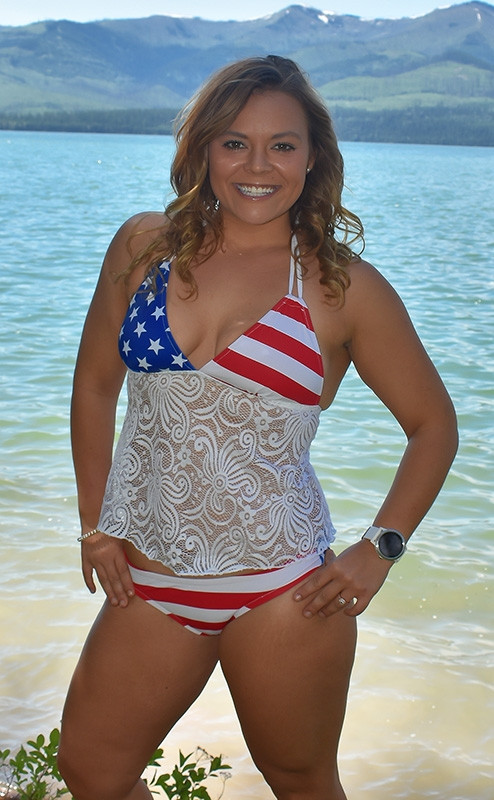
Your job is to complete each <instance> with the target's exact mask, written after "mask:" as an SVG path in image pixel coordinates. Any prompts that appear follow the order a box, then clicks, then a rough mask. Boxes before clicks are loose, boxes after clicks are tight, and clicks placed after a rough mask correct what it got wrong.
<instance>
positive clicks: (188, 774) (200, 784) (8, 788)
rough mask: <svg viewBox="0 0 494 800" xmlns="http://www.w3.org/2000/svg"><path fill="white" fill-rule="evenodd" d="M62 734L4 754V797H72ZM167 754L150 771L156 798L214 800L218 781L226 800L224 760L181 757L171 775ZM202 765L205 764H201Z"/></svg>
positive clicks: (0, 773)
mask: <svg viewBox="0 0 494 800" xmlns="http://www.w3.org/2000/svg"><path fill="white" fill-rule="evenodd" d="M59 742H60V731H59V730H58V728H54V729H53V730H52V732H51V733H50V735H49V737H48V739H45V737H44V736H43V734H40V735H39V736H38V737H37V738H36V740H29V741H28V742H26V744H25V745H22V746H21V747H20V748H19V750H18V751H17V752H16V753H15V754H14V755H12V754H11V751H10V750H0V797H4V798H10V799H11V800H52V798H58V797H62V796H63V795H64V794H68V792H69V790H68V789H67V788H65V787H63V786H62V776H61V775H60V773H59V771H58V768H57V752H58V745H59ZM162 758H163V750H162V749H161V748H160V749H158V750H156V752H155V753H154V754H153V757H152V758H151V759H150V761H149V764H148V767H149V768H154V772H153V774H152V776H151V778H148V777H147V778H145V781H146V783H147V785H148V787H149V790H150V791H151V792H152V793H153V794H161V793H162V792H164V793H165V795H166V797H168V798H169V800H193V798H199V800H212V798H211V795H210V794H209V792H208V789H207V788H206V782H207V781H208V779H210V778H215V779H217V780H219V781H220V782H221V789H220V794H219V795H217V798H216V800H219V798H220V797H222V795H223V792H224V789H225V783H226V780H227V779H228V778H229V777H230V773H229V772H228V770H230V769H231V767H230V766H229V765H228V764H224V763H223V761H222V756H210V755H209V753H207V752H206V751H205V750H203V749H202V748H197V750H196V751H195V753H189V754H188V755H186V756H184V754H183V753H182V752H180V753H179V763H178V764H175V767H174V768H173V770H172V772H171V773H168V772H163V771H162V770H161V764H160V761H161V760H162ZM201 762H202V763H201Z"/></svg>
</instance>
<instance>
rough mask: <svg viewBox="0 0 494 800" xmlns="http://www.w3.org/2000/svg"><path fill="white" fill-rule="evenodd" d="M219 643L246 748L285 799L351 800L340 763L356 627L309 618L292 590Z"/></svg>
mask: <svg viewBox="0 0 494 800" xmlns="http://www.w3.org/2000/svg"><path fill="white" fill-rule="evenodd" d="M220 639H221V641H220V661H221V665H222V668H223V672H224V674H225V677H226V680H227V681H228V684H229V686H230V690H231V693H232V697H233V700H234V702H235V706H236V709H237V713H238V716H239V719H240V723H241V725H242V729H243V732H244V736H245V739H246V742H247V745H248V747H249V750H250V752H251V754H252V757H253V759H254V761H255V763H256V764H257V766H258V768H259V769H260V770H261V772H262V773H263V775H264V777H265V778H266V780H267V782H268V783H269V785H270V786H271V789H272V790H273V792H274V794H275V796H276V797H277V798H278V800H345V793H344V791H343V789H342V787H341V784H340V780H339V777H338V768H337V761H336V759H337V749H338V741H339V738H340V733H341V728H342V724H343V718H344V714H345V706H346V698H347V691H348V683H349V679H350V672H351V668H352V664H353V658H354V652H355V643H356V624H355V620H354V619H352V618H350V617H348V616H346V615H345V614H341V613H338V614H335V615H334V616H332V617H330V618H324V619H322V618H320V617H314V618H312V619H306V618H305V617H303V616H302V610H301V608H300V605H299V604H297V603H295V601H294V600H293V591H289V592H286V593H285V594H283V595H281V596H279V597H277V598H275V599H273V600H270V601H269V602H267V603H265V604H264V605H262V606H259V607H258V608H255V609H254V610H253V611H249V612H248V613H247V614H245V615H244V616H242V617H240V618H239V619H238V620H236V621H235V622H231V623H230V624H229V625H228V626H227V628H226V629H225V630H224V631H223V633H222V634H221V637H220Z"/></svg>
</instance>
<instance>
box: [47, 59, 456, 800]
mask: <svg viewBox="0 0 494 800" xmlns="http://www.w3.org/2000/svg"><path fill="white" fill-rule="evenodd" d="M172 185H173V188H174V189H175V192H176V195H177V196H176V199H175V200H174V201H173V202H172V203H171V204H170V205H169V207H168V208H167V210H166V212H165V215H164V216H163V215H161V214H153V213H149V214H142V215H139V216H137V217H134V218H133V219H131V220H130V221H128V222H127V223H125V224H124V225H123V227H122V228H121V229H120V231H119V232H118V233H117V235H116V237H115V238H114V240H113V242H112V243H111V245H110V247H109V250H108V252H107V255H106V257H105V260H104V264H103V268H102V272H101V276H100V279H99V282H98V286H97V288H96V292H95V295H94V298H93V301H92V303H91V307H90V309H89V313H88V317H87V321H86V325H85V328H84V332H83V337H82V342H81V347H80V352H79V356H78V361H77V367H76V372H75V379H74V394H73V407H72V420H73V422H72V430H73V452H74V462H75V468H76V475H77V484H78V494H79V505H80V515H81V524H82V535H81V537H80V538H81V541H82V564H83V573H84V577H85V580H86V583H87V586H88V588H89V589H90V591H92V592H94V591H95V583H94V580H93V573H94V571H96V574H97V576H98V579H99V581H100V583H101V585H102V587H103V589H104V591H105V593H106V595H107V598H106V602H105V604H104V606H103V609H102V611H101V613H100V615H99V617H98V619H97V620H96V622H95V625H94V626H93V629H92V631H91V633H90V635H89V638H88V641H87V643H86V645H85V648H84V650H83V653H82V656H81V659H80V662H79V664H78V666H77V668H76V671H75V674H74V678H73V680H72V684H71V687H70V691H69V695H68V698H67V702H66V706H65V711H64V718H63V726H62V741H61V746H60V753H59V761H60V768H61V771H62V774H63V775H64V777H65V780H66V781H67V784H68V786H69V788H70V790H71V792H72V793H73V795H74V797H75V798H77V800H94V799H95V798H96V797H97V798H98V800H139V799H141V798H142V800H144V798H150V796H151V795H150V793H149V791H148V789H147V787H146V786H145V784H144V783H143V782H142V781H141V780H140V775H141V773H142V770H143V769H144V767H145V765H146V764H147V761H148V759H149V757H150V755H151V754H152V753H153V751H154V749H155V748H156V747H157V746H158V744H159V743H160V742H161V741H162V740H163V738H164V737H165V736H166V734H167V732H168V731H169V730H170V729H171V728H172V726H173V725H174V724H175V722H176V721H177V720H178V719H179V718H180V717H181V716H182V715H183V714H184V712H185V711H186V710H187V708H188V707H189V706H190V704H191V703H192V702H193V701H194V699H195V698H196V697H197V696H198V694H199V693H200V692H201V691H202V689H203V687H204V686H205V684H206V682H207V680H208V678H209V676H210V675H211V672H212V670H213V669H214V667H215V665H216V663H217V662H218V661H219V662H220V663H221V666H222V669H223V672H224V674H225V677H226V680H227V682H228V685H229V688H230V691H231V693H232V696H233V699H234V702H235V706H236V710H237V713H238V716H239V719H240V722H241V725H242V730H243V732H244V735H245V738H246V741H247V744H248V747H249V749H250V752H251V753H252V757H253V759H254V761H255V763H256V764H257V766H258V767H259V769H260V770H261V771H262V773H263V775H264V776H265V779H266V781H267V782H268V784H269V785H270V787H271V789H272V791H273V792H274V794H275V796H276V797H277V798H279V799H280V800H288V798H290V800H294V799H295V798H297V800H302V798H303V800H309V798H310V799H311V800H312V799H313V800H342V799H343V798H345V793H344V791H343V788H342V786H341V784H340V781H339V777H338V769H337V760H336V759H337V747H338V740H339V737H340V732H341V727H342V723H343V716H344V711H345V703H346V696H347V689H348V683H349V678H350V671H351V667H352V662H353V657H354V649H355V639H356V617H357V615H358V614H360V613H361V612H362V611H364V609H365V608H366V607H367V605H368V604H369V602H370V601H371V599H372V597H373V596H374V595H375V594H376V592H377V591H378V590H379V588H380V587H381V585H382V584H383V582H384V580H385V579H386V576H387V574H388V572H389V570H390V568H391V566H392V565H393V563H394V562H395V561H396V560H398V558H400V557H401V555H402V554H403V552H404V549H405V542H406V540H407V539H408V538H409V537H410V535H411V534H412V532H413V530H414V529H415V528H416V526H417V525H418V523H419V522H420V520H421V519H422V518H423V516H424V514H425V513H426V512H427V510H428V508H429V507H430V505H431V503H432V502H433V501H434V499H435V497H436V495H437V493H438V491H439V489H440V487H441V485H442V483H443V480H444V478H445V475H446V473H447V471H448V468H449V466H450V463H451V461H452V459H453V457H454V453H455V449H456V426H455V417H454V411H453V408H452V405H451V402H450V400H449V397H448V395H447V393H446V391H445V389H444V387H443V385H442V383H441V380H440V379H439V377H438V375H437V373H436V371H435V369H434V367H433V366H432V364H431V362H430V361H429V359H428V357H427V355H426V354H425V352H424V350H423V348H422V345H421V344H420V342H419V340H418V338H417V336H416V334H415V332H414V330H413V327H412V325H411V322H410V320H409V318H408V316H407V314H406V311H405V310H404V308H403V305H402V303H401V301H400V300H399V298H398V297H397V295H396V293H395V292H394V291H393V289H392V288H391V287H390V286H389V284H388V283H387V282H386V281H385V280H384V279H383V277H382V276H381V275H380V274H379V273H378V272H377V271H376V270H375V269H374V268H373V267H372V266H371V265H370V264H368V263H366V262H364V261H363V260H362V259H360V257H359V256H358V255H355V254H354V252H353V251H352V245H353V246H354V247H355V246H356V245H358V244H359V242H361V241H362V226H361V224H360V221H359V220H358V218H357V217H355V216H354V215H352V214H351V213H350V212H349V211H347V210H346V209H344V208H343V207H342V205H341V192H342V187H343V164H342V159H341V155H340V153H339V150H338V147H337V143H336V139H335V136H334V133H333V129H332V125H331V121H330V119H329V117H328V114H327V111H326V108H325V106H324V104H323V103H322V101H321V100H320V98H319V97H318V95H317V94H316V93H315V92H314V90H313V89H312V88H311V87H310V86H309V84H308V83H307V81H306V79H305V77H304V76H303V75H302V74H301V72H300V70H299V69H298V67H297V66H296V65H295V64H294V63H293V62H291V61H289V60H287V59H283V58H279V57H275V56H268V57H267V58H252V59H247V60H245V61H241V62H239V63H237V64H233V65H231V66H228V67H226V68H224V69H223V70H221V71H220V72H219V73H218V74H217V75H215V76H213V78H212V79H211V80H210V81H209V83H208V84H207V85H206V86H205V87H203V89H202V90H201V91H200V92H199V94H198V95H197V97H196V98H195V99H194V101H193V102H192V103H191V104H190V106H189V107H188V108H186V109H185V112H184V115H183V118H182V123H181V127H180V128H179V131H178V149H177V154H176V157H175V160H174V163H173V166H172ZM351 361H353V363H354V364H355V366H356V368H357V370H358V372H359V373H360V375H361V377H362V379H363V380H364V381H365V382H366V383H367V384H368V385H369V386H370V387H371V388H372V389H373V391H374V392H375V393H376V394H377V395H378V396H379V397H380V399H381V400H382V402H383V403H385V405H386V406H387V407H388V408H389V409H390V410H391V412H392V413H393V414H394V416H395V417H396V419H397V421H398V422H399V424H400V425H401V427H402V428H403V430H404V432H405V434H406V436H407V438H408V444H407V447H406V449H405V452H404V455H403V458H402V461H401V464H400V466H399V469H398V471H397V473H396V477H395V480H394V482H393V485H392V486H391V488H390V490H389V492H388V494H387V496H386V497H385V500H384V502H383V504H382V506H381V508H380V509H376V510H375V517H374V520H373V521H371V520H369V523H371V522H372V524H370V527H369V530H368V531H367V532H365V533H364V532H361V534H360V536H357V540H356V542H355V544H353V545H352V546H351V547H349V548H348V549H346V550H344V551H343V552H342V553H341V554H340V555H339V556H335V554H334V553H333V552H332V550H331V543H332V541H333V538H334V533H333V527H332V524H331V519H330V516H329V511H328V509H327V506H326V504H325V501H324V497H323V494H322V490H321V488H320V486H319V484H318V482H317V480H316V478H315V475H314V473H313V470H312V468H311V466H310V464H309V461H308V448H309V445H310V441H311V440H312V438H313V436H314V434H315V431H316V428H317V422H318V417H319V413H320V410H321V409H325V408H327V407H328V406H329V405H330V404H331V402H332V400H333V398H334V396H335V394H336V391H337V389H338V386H339V384H340V382H341V380H342V378H343V376H344V374H345V372H346V370H347V368H348V366H349V364H350V362H351ZM126 371H128V391H129V408H128V412H127V416H126V420H125V423H124V428H123V431H122V434H121V436H120V440H119V444H118V446H117V450H116V452H115V457H114V460H113V465H112V443H113V437H114V420H115V407H116V403H117V398H118V395H119V392H120V389H121V386H122V382H123V379H124V376H125V374H126ZM105 487H106V488H105ZM362 533H363V534H364V535H363V538H360V537H361V536H362Z"/></svg>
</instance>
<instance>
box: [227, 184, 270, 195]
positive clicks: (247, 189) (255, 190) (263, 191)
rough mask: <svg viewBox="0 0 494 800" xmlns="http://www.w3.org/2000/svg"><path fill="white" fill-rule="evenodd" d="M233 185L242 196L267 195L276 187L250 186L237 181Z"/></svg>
mask: <svg viewBox="0 0 494 800" xmlns="http://www.w3.org/2000/svg"><path fill="white" fill-rule="evenodd" d="M235 185H236V188H237V189H238V191H239V192H240V194H242V195H243V196H244V197H269V195H271V194H274V192H276V189H277V187H276V186H251V185H250V184H245V183H237V184H235Z"/></svg>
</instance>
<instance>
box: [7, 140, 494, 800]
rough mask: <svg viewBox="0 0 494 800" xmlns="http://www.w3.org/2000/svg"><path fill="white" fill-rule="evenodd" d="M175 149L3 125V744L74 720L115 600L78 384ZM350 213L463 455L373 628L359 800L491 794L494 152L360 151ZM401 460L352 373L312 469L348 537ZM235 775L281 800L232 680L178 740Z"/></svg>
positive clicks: (364, 685)
mask: <svg viewBox="0 0 494 800" xmlns="http://www.w3.org/2000/svg"><path fill="white" fill-rule="evenodd" d="M172 147H173V145H172V141H171V139H170V138H169V137H162V138H160V137H152V136H142V137H138V136H118V135H106V136H105V135H99V134H90V135H84V134H57V133H23V132H16V133H12V132H7V131H0V192H1V199H0V304H1V314H0V325H1V340H0V356H1V382H2V383H1V386H2V390H1V394H0V441H1V473H0V558H1V564H2V569H1V577H0V603H1V605H0V626H1V630H0V692H1V699H0V749H2V748H4V747H15V746H16V745H18V744H20V743H21V742H23V741H25V740H26V739H27V738H28V737H31V736H33V735H36V734H37V733H39V732H45V733H46V732H48V731H49V730H51V728H52V727H53V726H55V725H58V724H59V719H60V712H61V706H62V702H63V698H64V695H65V692H66V688H67V684H68V681H69V679H70V676H71V673H72V670H73V667H74V665H75V662H76V659H77V656H78V653H79V651H80V648H81V645H82V642H83V640H84V638H85V635H86V632H87V630H88V627H89V625H90V623H91V621H92V619H93V617H94V616H95V613H96V611H97V609H98V607H99V605H100V603H101V600H102V594H101V591H100V592H99V593H98V595H97V596H96V597H92V596H90V595H89V594H88V593H87V591H86V590H85V588H84V586H83V583H82V578H81V576H80V571H79V545H78V544H77V543H76V536H77V535H78V520H77V513H76V501H75V495H74V480H73V474H72V465H71V459H70V451H69V435H68V418H69V397H70V388H71V375H72V370H73V366H74V359H75V355H76V350H77V346H78V340H79V336H80V332H81V326H82V323H83V320H84V316H85V313H86V309H87V306H88V303H89V300H90V297H91V294H92V291H93V288H94V284H95V281H96V278H97V274H98V271H99V265H100V263H101V259H102V257H103V254H104V251H105V249H106V246H107V244H108V242H109V240H110V238H111V236H112V235H113V232H114V231H115V230H116V228H117V227H118V226H119V225H120V223H121V222H122V221H123V220H124V219H125V218H127V217H128V216H130V215H131V214H133V213H135V212H137V211H140V210H143V209H159V208H161V207H162V205H163V202H164V201H165V200H166V197H167V191H168V190H167V186H168V183H167V181H168V167H169V161H170V157H171V153H172ZM342 149H343V152H344V155H345V159H346V168H347V186H348V192H347V197H346V203H347V205H348V206H349V207H350V208H351V209H352V210H354V211H355V212H356V213H358V214H359V215H360V216H361V217H362V219H363V221H364V224H365V226H366V231H367V249H366V255H367V258H368V259H369V260H370V261H372V262H373V263H374V264H375V265H376V266H377V267H378V268H380V269H381V270H382V272H383V273H384V274H385V275H386V277H388V278H389V280H391V282H392V283H393V284H394V286H395V287H396V288H397V289H398V291H399V292H400V294H401V295H402V297H403V298H404V300H405V302H406V304H407V306H408V308H409V310H410V313H411V316H412V318H413V321H414V323H415V325H416V327H417V328H418V331H419V333H420V335H421V337H422V339H423V340H424V342H425V344H426V346H427V348H428V350H429V352H430V354H431V356H432V358H433V360H434V361H435V363H436V365H437V367H438V368H439V370H440V372H441V375H442V376H443V379H444V381H445V383H446V385H447V386H448V388H449V390H450V392H451V394H452V397H453V399H454V402H455V404H456V408H457V411H458V417H459V423H460V431H461V446H460V451H459V454H458V457H457V459H456V462H455V464H454V467H453V469H452V471H451V474H450V476H449V478H448V480H447V483H446V485H445V488H444V490H443V492H442V494H441V495H440V497H439V499H438V501H437V502H436V504H435V506H434V507H433V509H432V511H431V512H430V514H429V516H428V517H427V518H426V520H425V521H424V522H423V524H422V525H421V526H420V528H419V530H418V531H417V532H416V534H415V536H414V538H413V540H412V543H411V546H410V550H409V552H408V554H407V556H406V558H404V559H403V560H402V561H401V562H400V564H398V565H397V566H395V567H394V568H393V570H392V574H391V576H390V578H389V580H388V582H387V584H386V586H385V587H384V588H383V590H382V591H381V593H380V594H379V596H378V597H377V598H376V599H375V600H374V602H373V604H372V605H371V607H370V608H369V609H368V610H367V612H366V613H365V614H364V615H363V616H362V617H360V638H359V647H358V656H357V664H356V667H355V671H354V676H353V682H352V688H351V692H350V700H349V708H348V715H347V721H346V726H345V729H344V733H343V737H342V743H341V772H342V778H343V782H344V785H345V787H346V789H347V792H348V796H349V800H360V798H365V800H387V799H388V798H389V800H396V799H397V798H407V800H418V799H419V798H448V800H492V797H493V789H492V787H493V783H492V779H493V774H492V766H491V765H492V760H493V759H492V755H493V752H494V750H493V732H492V720H493V719H494V716H493V705H494V704H493V699H492V675H493V673H492V667H493V642H492V620H493V616H494V615H493V611H494V604H493V597H492V564H493V558H492V550H493V542H492V529H493V524H492V517H493V515H492V497H493V495H492V483H491V482H492V475H493V474H494V472H493V464H492V453H493V438H494V437H493V427H494V426H493V422H494V418H493V413H492V412H493V371H492V370H493V361H494V359H493V326H492V321H493V310H492V299H493V277H492V276H493V267H492V258H493V252H494V241H493V239H494V219H493V211H492V186H493V183H492V178H493V171H494V170H493V166H494V151H493V150H489V149H482V148H456V147H436V146H420V145H391V144H386V145H384V144H383V145H381V144H364V143H351V144H346V143H343V144H342ZM402 447H403V437H402V434H401V433H400V431H399V430H398V429H397V426H396V424H394V421H393V420H392V419H391V418H390V415H389V413H388V412H387V411H386V410H385V409H383V408H382V407H381V406H380V404H379V403H378V401H377V400H376V399H375V398H374V397H373V395H372V394H371V393H370V392H369V391H368V390H367V389H366V388H365V387H364V386H362V385H361V384H360V382H359V380H358V378H357V377H356V376H355V374H353V373H351V374H349V375H348V376H347V377H346V379H345V381H344V384H343V386H342V388H341V390H340V394H339V396H338V398H337V400H336V402H335V403H334V405H333V407H332V408H331V409H330V410H329V411H328V412H326V413H325V414H324V415H323V418H322V423H321V427H320V431H319V434H318V437H317V441H316V443H315V445H314V447H313V460H314V464H315V466H316V469H317V471H318V473H319V475H320V477H321V481H322V483H323V486H324V489H325V491H326V492H327V495H328V498H329V501H330V505H331V508H332V513H333V516H334V519H335V522H336V524H337V527H338V529H339V538H338V541H337V549H338V548H342V547H344V546H345V545H347V544H349V543H350V542H352V541H354V540H355V539H356V538H357V537H358V536H359V535H360V533H361V531H362V530H363V529H364V528H365V527H366V526H367V525H368V524H369V522H370V520H371V519H372V517H373V514H374V511H375V509H376V507H377V506H378V504H379V503H380V499H381V497H382V493H383V491H384V490H385V488H386V486H387V485H388V483H389V481H390V479H391V476H392V474H393V469H394V467H395V465H396V462H397V460H398V458H399V454H400V452H401V450H402ZM196 745H201V746H202V747H204V748H206V749H207V750H208V751H209V752H211V753H213V754H218V753H220V752H222V753H224V754H225V756H226V758H227V760H228V761H229V763H231V764H232V767H233V777H232V778H231V780H230V781H229V782H228V784H227V786H226V792H225V795H224V797H225V799H226V798H230V797H235V798H238V797H242V798H246V800H254V799H255V800H268V798H271V797H272V795H271V793H270V791H269V790H268V789H267V788H266V787H265V785H264V784H263V782H262V780H261V778H260V777H259V776H258V774H257V772H256V770H255V768H254V767H253V765H252V763H251V761H250V758H249V756H248V753H247V751H246V748H245V745H244V744H243V741H242V738H241V735H240V732H239V727H238V724H237V722H236V720H235V715H234V711H233V706H232V703H231V701H230V699H229V697H228V693H227V690H226V688H225V685H224V683H223V679H222V677H221V675H220V673H219V672H216V673H215V674H214V675H213V678H212V679H211V682H210V684H209V685H208V687H207V689H206V691H205V692H204V694H203V696H202V697H201V698H200V700H199V701H198V702H197V703H196V704H195V705H194V707H193V708H192V709H191V710H190V712H189V713H188V715H187V716H186V717H185V718H184V719H183V720H182V721H181V722H180V723H179V724H178V725H177V727H176V729H175V731H174V732H173V733H172V735H171V736H170V738H169V740H168V743H167V745H166V753H167V755H168V756H169V758H170V759H171V761H172V763H174V761H175V758H176V756H177V753H178V749H179V747H180V748H182V749H183V750H184V751H187V752H188V751H189V750H192V749H194V747H195V746H196Z"/></svg>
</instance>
